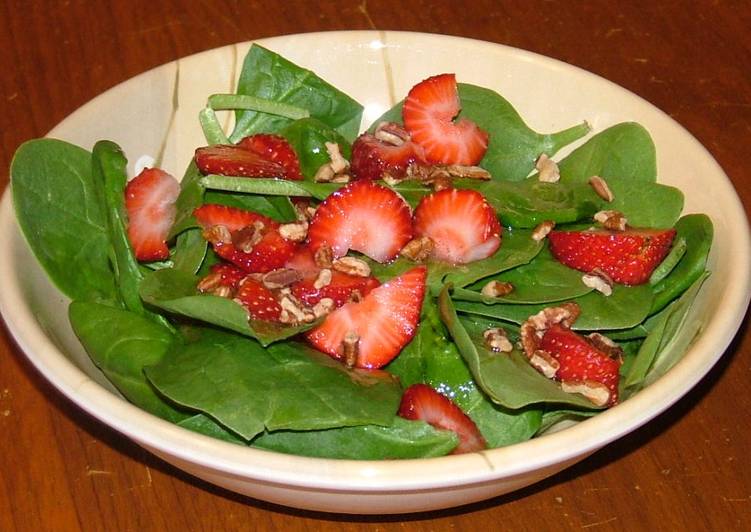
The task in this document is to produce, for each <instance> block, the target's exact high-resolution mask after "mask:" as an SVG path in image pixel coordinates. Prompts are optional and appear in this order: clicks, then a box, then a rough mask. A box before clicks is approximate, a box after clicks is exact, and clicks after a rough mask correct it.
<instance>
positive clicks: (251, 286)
mask: <svg viewBox="0 0 751 532" xmlns="http://www.w3.org/2000/svg"><path fill="white" fill-rule="evenodd" d="M235 301H237V302H238V303H240V304H241V305H242V306H244V307H245V308H246V309H247V311H248V314H250V317H251V318H252V319H254V320H263V321H279V316H280V314H281V313H282V307H281V306H280V305H279V302H278V301H277V300H276V298H275V297H274V294H272V293H271V290H269V289H268V288H266V287H265V286H263V284H261V283H260V282H258V281H255V280H253V279H245V281H244V282H243V283H242V285H240V288H239V290H238V291H237V295H236V296H235Z"/></svg>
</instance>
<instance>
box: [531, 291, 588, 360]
mask: <svg viewBox="0 0 751 532" xmlns="http://www.w3.org/2000/svg"><path fill="white" fill-rule="evenodd" d="M579 313H580V310H579V305H577V304H576V303H574V302H573V301H571V302H567V303H563V304H561V305H559V306H557V307H547V308H544V309H542V310H541V311H540V312H538V313H537V314H534V315H532V316H530V317H529V318H527V320H526V321H525V322H524V323H522V325H521V327H520V329H519V331H520V334H521V342H522V347H523V348H524V352H525V353H526V354H527V357H532V355H533V354H534V353H535V351H537V350H538V349H537V347H538V345H539V343H540V339H541V338H542V336H543V335H544V334H545V331H547V330H548V329H549V328H550V327H551V326H553V325H555V324H557V323H560V324H561V325H562V326H564V327H568V328H570V327H571V325H573V323H574V322H575V321H576V318H578V317H579Z"/></svg>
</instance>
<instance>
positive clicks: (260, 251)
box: [193, 204, 297, 273]
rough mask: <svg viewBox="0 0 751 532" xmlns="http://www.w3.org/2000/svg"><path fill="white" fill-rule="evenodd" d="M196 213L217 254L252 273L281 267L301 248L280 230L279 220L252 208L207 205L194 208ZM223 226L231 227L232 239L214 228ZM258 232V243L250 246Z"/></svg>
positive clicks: (194, 214)
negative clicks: (248, 243) (249, 241)
mask: <svg viewBox="0 0 751 532" xmlns="http://www.w3.org/2000/svg"><path fill="white" fill-rule="evenodd" d="M193 216H195V218H196V220H198V223H199V224H201V226H202V227H203V228H204V234H205V235H207V239H208V240H209V241H210V242H211V244H212V247H213V248H214V251H215V252H216V254H217V255H219V256H220V257H221V258H223V259H224V260H226V261H228V262H231V263H232V264H234V265H236V266H238V267H240V268H242V269H243V270H244V271H246V272H248V273H266V272H269V271H271V270H276V269H277V268H281V267H283V266H284V265H285V263H286V262H287V261H288V260H289V259H290V258H291V257H292V256H293V255H294V254H295V251H296V250H297V244H296V243H295V242H292V241H290V240H286V239H285V238H283V237H282V235H281V234H280V233H279V222H276V221H274V220H272V219H271V218H267V217H266V216H263V215H260V214H257V213H254V212H251V211H245V210H243V209H237V208H235V207H227V206H225V205H216V204H206V205H202V206H201V207H199V208H197V209H196V210H194V211H193ZM219 226H222V227H224V228H226V229H227V230H228V232H229V238H226V236H227V235H221V233H220V232H218V231H214V230H213V228H217V227H219ZM256 232H258V233H259V235H257V236H258V238H252V240H253V241H255V243H254V244H253V245H252V246H250V249H246V248H247V247H248V246H246V245H245V243H246V242H247V241H248V240H251V237H252V236H253V234H254V233H256ZM244 249H246V250H245V251H244Z"/></svg>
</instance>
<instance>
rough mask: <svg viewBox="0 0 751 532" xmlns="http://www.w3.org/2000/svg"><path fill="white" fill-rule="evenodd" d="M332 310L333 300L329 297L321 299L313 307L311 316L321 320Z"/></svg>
mask: <svg viewBox="0 0 751 532" xmlns="http://www.w3.org/2000/svg"><path fill="white" fill-rule="evenodd" d="M332 310H334V300H333V299H331V298H330V297H324V298H321V299H320V300H319V301H318V303H316V304H315V305H314V306H313V315H314V316H315V317H316V319H318V318H322V317H323V316H326V315H327V314H329V313H330V312H331V311H332Z"/></svg>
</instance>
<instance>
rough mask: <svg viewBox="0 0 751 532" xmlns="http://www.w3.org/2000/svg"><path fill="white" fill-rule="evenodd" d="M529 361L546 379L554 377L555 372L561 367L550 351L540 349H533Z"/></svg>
mask: <svg viewBox="0 0 751 532" xmlns="http://www.w3.org/2000/svg"><path fill="white" fill-rule="evenodd" d="M529 363H530V364H531V365H532V367H533V368H535V369H536V370H537V371H539V372H540V373H542V374H543V375H545V376H546V377H547V378H548V379H552V378H553V377H555V374H556V373H557V372H558V369H559V368H560V367H561V363H560V362H558V361H557V360H556V359H555V358H553V356H552V355H551V354H550V353H548V352H547V351H543V350H542V349H535V351H534V352H533V353H532V356H530V357H529Z"/></svg>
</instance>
